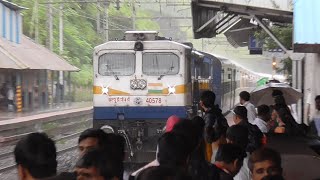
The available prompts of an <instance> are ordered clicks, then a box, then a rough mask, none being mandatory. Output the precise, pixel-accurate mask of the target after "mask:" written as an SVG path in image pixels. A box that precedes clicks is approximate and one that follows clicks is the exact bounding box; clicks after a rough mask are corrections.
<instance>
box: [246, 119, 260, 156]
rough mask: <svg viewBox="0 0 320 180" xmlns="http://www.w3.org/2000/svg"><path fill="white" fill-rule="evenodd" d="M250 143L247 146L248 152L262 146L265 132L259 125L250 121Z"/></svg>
mask: <svg viewBox="0 0 320 180" xmlns="http://www.w3.org/2000/svg"><path fill="white" fill-rule="evenodd" d="M247 128H248V141H249V143H248V145H247V148H246V151H247V152H250V153H252V152H253V151H255V150H257V149H259V148H260V147H262V142H263V133H262V132H261V131H260V129H259V127H258V126H256V125H253V124H250V123H248V124H247Z"/></svg>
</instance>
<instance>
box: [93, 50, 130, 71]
mask: <svg viewBox="0 0 320 180" xmlns="http://www.w3.org/2000/svg"><path fill="white" fill-rule="evenodd" d="M134 69H135V55H134V54H133V53H106V54H103V55H101V56H100V57H99V74H101V75H103V76H129V75H132V74H133V73H134Z"/></svg>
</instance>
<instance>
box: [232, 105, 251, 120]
mask: <svg viewBox="0 0 320 180" xmlns="http://www.w3.org/2000/svg"><path fill="white" fill-rule="evenodd" d="M233 112H234V113H235V114H236V115H237V116H239V117H240V118H241V119H242V120H246V121H247V120H248V110H247V108H246V107H244V106H237V107H235V108H234V109H233Z"/></svg>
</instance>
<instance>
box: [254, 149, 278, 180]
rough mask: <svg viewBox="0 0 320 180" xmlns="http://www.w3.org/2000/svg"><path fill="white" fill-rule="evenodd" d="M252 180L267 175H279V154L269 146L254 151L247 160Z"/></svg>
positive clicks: (257, 179) (258, 179)
mask: <svg viewBox="0 0 320 180" xmlns="http://www.w3.org/2000/svg"><path fill="white" fill-rule="evenodd" d="M248 166H249V169H250V171H251V174H252V180H261V179H262V178H264V177H265V176H268V175H281V174H282V167H281V156H280V154H279V153H278V152H276V151H275V150H273V149H270V148H263V149H259V150H256V151H254V152H253V153H252V154H251V156H250V158H249V162H248Z"/></svg>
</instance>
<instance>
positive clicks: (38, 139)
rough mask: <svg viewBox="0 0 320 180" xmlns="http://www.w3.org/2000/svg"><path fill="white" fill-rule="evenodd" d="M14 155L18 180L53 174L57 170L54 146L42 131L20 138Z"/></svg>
mask: <svg viewBox="0 0 320 180" xmlns="http://www.w3.org/2000/svg"><path fill="white" fill-rule="evenodd" d="M14 156H15V160H16V163H17V166H18V175H19V177H20V178H19V179H20V180H24V179H40V178H46V177H51V176H54V175H55V174H56V172H57V160H56V157H57V156H56V147H55V145H54V142H53V141H52V140H51V139H50V138H48V136H47V135H46V134H43V133H32V134H29V135H27V136H26V137H24V138H23V139H21V140H20V141H19V142H18V143H17V145H16V147H15V149H14Z"/></svg>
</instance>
